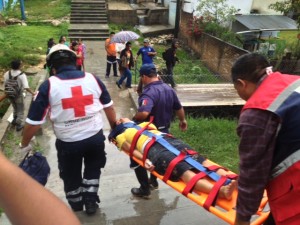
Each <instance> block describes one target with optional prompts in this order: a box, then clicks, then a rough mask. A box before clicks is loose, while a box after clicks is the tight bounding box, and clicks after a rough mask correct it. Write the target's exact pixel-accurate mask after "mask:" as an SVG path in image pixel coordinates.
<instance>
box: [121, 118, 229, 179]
mask: <svg viewBox="0 0 300 225" xmlns="http://www.w3.org/2000/svg"><path fill="white" fill-rule="evenodd" d="M124 126H125V127H127V128H135V129H137V130H140V129H142V128H141V127H140V126H138V125H136V124H134V123H125V124H124ZM143 134H145V135H147V136H148V137H151V138H152V137H155V138H156V141H157V142H158V143H159V144H161V145H162V146H164V147H165V148H166V149H168V150H169V151H171V152H172V153H174V154H175V155H179V154H180V151H179V150H178V149H176V148H175V147H174V146H172V145H171V144H169V142H167V141H166V140H165V139H164V138H162V135H156V134H153V133H151V132H149V131H147V130H144V132H143ZM185 161H186V162H187V163H189V164H190V165H192V166H194V167H195V168H196V169H197V170H199V171H201V172H205V173H207V175H208V176H209V177H210V178H211V179H212V180H214V181H218V180H219V179H220V178H221V176H220V175H218V174H217V173H216V172H214V171H209V170H208V169H207V168H206V167H204V166H203V165H202V164H201V163H199V162H197V161H195V160H194V159H192V158H191V157H186V158H185ZM230 182H231V181H230V179H228V180H227V181H226V184H229V183H230Z"/></svg>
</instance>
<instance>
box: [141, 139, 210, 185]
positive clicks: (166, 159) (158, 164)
mask: <svg viewBox="0 0 300 225" xmlns="http://www.w3.org/2000/svg"><path fill="white" fill-rule="evenodd" d="M164 139H165V140H166V141H167V142H169V143H170V144H171V145H172V146H174V147H175V148H176V149H178V150H179V151H180V150H184V149H188V150H191V149H192V148H191V147H190V146H189V145H187V144H185V143H184V142H183V141H181V140H180V139H176V138H172V137H164ZM147 158H148V159H149V160H151V162H152V163H153V165H154V166H155V171H156V172H157V173H158V174H160V175H162V176H163V175H164V174H165V173H166V170H167V168H168V166H169V164H170V162H171V161H172V160H173V159H174V158H176V155H175V154H174V153H172V152H171V151H170V150H168V149H166V148H165V147H163V146H162V145H161V144H159V143H155V144H153V145H152V147H151V148H150V149H149V152H148V157H147ZM191 158H193V159H194V160H195V161H197V162H199V163H203V161H204V160H206V159H205V158H204V157H203V156H201V155H199V154H195V155H193V156H191ZM187 170H195V168H194V167H193V166H192V165H190V164H189V163H187V162H186V161H181V162H179V163H178V164H177V165H176V166H175V168H174V170H173V172H172V174H171V176H170V180H171V181H178V180H179V179H180V177H181V176H182V174H183V173H184V172H186V171H187Z"/></svg>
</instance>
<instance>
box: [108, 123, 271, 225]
mask: <svg viewBox="0 0 300 225" xmlns="http://www.w3.org/2000/svg"><path fill="white" fill-rule="evenodd" d="M149 124H150V122H149ZM124 128H125V129H127V128H135V129H136V130H137V132H136V134H135V135H134V138H133V140H132V142H131V147H130V151H129V153H128V152H125V151H124V152H125V153H126V154H128V155H129V156H130V157H132V158H133V159H134V160H135V161H136V162H137V163H139V164H140V165H141V166H143V167H144V165H145V161H146V159H147V153H148V151H149V149H150V148H151V146H152V145H153V144H154V143H155V142H158V143H160V144H161V145H163V146H164V147H165V148H167V149H168V150H170V151H171V152H172V153H174V154H175V155H176V156H177V157H176V158H175V159H174V160H172V161H171V163H170V164H169V166H168V168H167V170H166V173H165V175H164V176H161V175H160V174H158V173H157V172H155V171H153V172H152V174H154V175H155V176H156V177H158V178H159V179H161V180H162V181H164V182H165V183H166V184H168V185H169V186H170V187H172V188H173V189H175V190H176V191H178V192H179V193H181V194H183V195H184V196H186V197H187V198H189V199H190V200H192V201H193V202H195V203H196V204H198V205H200V206H202V207H203V208H204V209H206V210H207V211H209V212H211V213H213V214H215V215H216V216H217V217H219V218H221V219H222V220H224V221H225V222H227V223H228V224H234V220H235V213H236V211H235V205H236V200H237V190H234V192H233V194H232V199H231V200H227V199H222V198H217V195H218V191H219V189H220V188H221V186H222V185H224V184H228V183H230V182H231V181H230V180H231V179H236V178H237V175H236V174H233V175H232V176H226V177H225V176H220V175H218V174H217V173H216V172H215V171H216V170H218V169H219V168H222V167H220V166H219V165H217V164H215V163H214V162H212V163H213V164H214V166H211V167H209V168H207V167H204V166H203V165H202V164H201V163H199V162H197V161H195V160H194V159H192V158H191V157H190V156H191V155H192V154H194V151H190V150H188V151H179V150H178V149H176V148H174V147H173V146H172V145H170V144H169V143H168V142H167V141H165V140H164V139H163V138H162V135H157V134H154V133H151V132H149V130H148V129H149V127H148V126H145V127H140V126H138V125H136V124H135V123H124V124H123V125H122V128H121V129H124ZM116 129H117V130H118V129H119V131H116V130H113V131H112V132H111V134H110V135H109V139H110V140H114V137H116V135H115V134H116V133H118V132H119V133H120V128H116ZM142 134H143V135H147V136H148V137H149V138H151V141H149V142H148V143H147V145H146V146H145V148H144V154H143V159H142V160H139V159H137V158H136V157H134V156H133V150H134V149H135V147H136V143H137V141H138V139H139V137H140V136H141V135H142ZM113 142H114V141H113ZM182 160H185V161H186V162H187V163H189V164H190V165H192V166H193V167H195V169H197V170H198V171H199V172H198V173H197V174H196V175H195V176H194V177H193V179H191V180H190V182H189V183H187V184H185V183H184V182H183V181H178V182H173V181H171V180H169V177H170V175H171V173H172V171H173V169H174V167H175V166H176V164H177V163H179V162H180V161H182ZM199 179H207V180H208V181H210V182H211V183H213V184H214V187H213V189H212V190H211V192H210V193H209V194H207V193H203V192H195V191H193V187H194V186H195V184H196V183H197V181H198V180H199ZM267 202H268V199H267V196H266V193H264V196H263V199H262V201H261V204H260V206H259V209H258V211H257V213H256V215H254V216H253V217H252V220H251V225H260V224H263V222H264V221H265V220H266V219H267V217H268V215H269V212H268V211H264V208H265V207H266V205H267Z"/></svg>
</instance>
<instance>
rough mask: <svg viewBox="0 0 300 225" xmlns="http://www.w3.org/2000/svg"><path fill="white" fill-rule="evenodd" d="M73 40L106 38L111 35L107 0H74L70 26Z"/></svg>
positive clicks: (70, 34)
mask: <svg viewBox="0 0 300 225" xmlns="http://www.w3.org/2000/svg"><path fill="white" fill-rule="evenodd" d="M68 31H69V35H68V36H69V38H70V39H71V40H78V39H79V38H81V39H83V40H95V41H99V40H105V39H106V38H108V36H109V28H108V24H107V8H106V1H105V0H72V2H71V17H70V27H69V30H68Z"/></svg>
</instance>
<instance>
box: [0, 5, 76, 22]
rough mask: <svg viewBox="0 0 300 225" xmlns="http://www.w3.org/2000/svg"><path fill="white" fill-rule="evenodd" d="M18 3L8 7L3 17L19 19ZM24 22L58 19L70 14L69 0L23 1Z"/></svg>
mask: <svg viewBox="0 0 300 225" xmlns="http://www.w3.org/2000/svg"><path fill="white" fill-rule="evenodd" d="M19 4H20V3H19V2H18V3H17V4H16V5H15V6H14V7H12V8H11V7H10V6H8V8H9V9H8V10H6V11H5V12H4V13H3V15H4V16H5V17H14V18H19V19H21V10H20V5H19ZM24 4H25V16H26V21H27V22H28V21H29V22H30V21H40V20H49V19H59V18H62V17H65V16H68V15H69V14H70V5H71V0H57V1H47V2H46V1H45V0H30V1H24Z"/></svg>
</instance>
